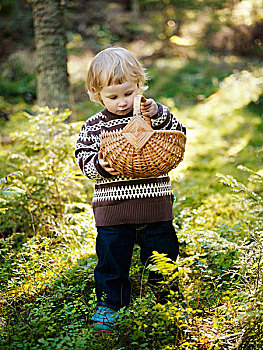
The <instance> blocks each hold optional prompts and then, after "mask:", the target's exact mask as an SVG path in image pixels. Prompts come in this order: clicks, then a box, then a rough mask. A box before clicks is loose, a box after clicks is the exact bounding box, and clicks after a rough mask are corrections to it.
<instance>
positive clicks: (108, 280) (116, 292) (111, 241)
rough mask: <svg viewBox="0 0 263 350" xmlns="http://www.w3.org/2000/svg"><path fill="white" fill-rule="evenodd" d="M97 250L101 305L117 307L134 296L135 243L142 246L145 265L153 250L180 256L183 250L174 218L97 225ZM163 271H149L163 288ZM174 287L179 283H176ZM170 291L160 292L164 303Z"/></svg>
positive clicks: (98, 294) (124, 304) (97, 286)
mask: <svg viewBox="0 0 263 350" xmlns="http://www.w3.org/2000/svg"><path fill="white" fill-rule="evenodd" d="M97 231H98V235H97V240H96V253H97V256H98V264H97V266H96V267H95V270H94V278H95V287H96V295H97V304H98V306H107V307H110V308H112V309H114V310H118V309H119V308H120V307H123V306H127V305H128V304H129V303H130V298H131V281H130V278H129V270H130V266H131V258H132V252H133V247H134V244H135V243H137V244H138V245H139V246H140V248H141V250H140V258H141V262H142V264H143V265H145V266H147V265H148V264H149V263H151V259H150V257H151V255H152V252H153V251H158V253H164V254H167V256H168V257H169V258H170V259H172V260H174V261H175V260H176V259H177V256H178V252H179V247H178V239H177V236H176V233H175V230H174V227H173V224H172V221H162V222H155V223H150V224H129V225H116V226H100V227H97ZM162 279H163V278H162V275H161V274H160V273H156V272H153V271H150V272H149V277H148V282H149V284H151V285H152V286H153V287H154V286H156V287H157V286H158V287H157V288H156V289H157V290H160V284H158V282H159V281H161V280H162ZM174 290H175V291H177V290H178V287H177V284H176V283H175V287H174ZM165 293H166V295H167V294H168V293H167V291H166V292H164V293H159V294H161V295H159V299H160V300H158V301H159V302H161V303H163V302H164V298H165Z"/></svg>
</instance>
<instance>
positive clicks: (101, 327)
mask: <svg viewBox="0 0 263 350" xmlns="http://www.w3.org/2000/svg"><path fill="white" fill-rule="evenodd" d="M118 316H119V315H118V313H117V312H116V311H115V310H112V309H110V308H108V307H105V306H97V309H96V312H95V314H94V315H93V316H92V317H91V321H92V322H95V323H96V324H95V326H94V327H93V328H92V331H93V332H100V333H112V332H113V331H114V330H115V329H116V327H115V324H116V321H117V318H118Z"/></svg>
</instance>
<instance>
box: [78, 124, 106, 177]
mask: <svg viewBox="0 0 263 350" xmlns="http://www.w3.org/2000/svg"><path fill="white" fill-rule="evenodd" d="M98 130H100V128H99V123H97V124H95V125H92V124H91V123H89V121H87V122H85V123H84V124H83V125H82V127H81V130H80V133H79V137H78V140H77V144H76V149H75V157H76V160H77V162H78V164H79V167H80V169H81V171H82V172H83V174H84V175H85V176H87V177H88V178H89V179H92V180H99V179H102V178H107V177H112V175H111V174H110V173H108V172H107V171H106V170H104V169H103V168H102V167H101V166H100V164H99V160H98V152H99V150H100V132H98ZM94 131H95V132H94Z"/></svg>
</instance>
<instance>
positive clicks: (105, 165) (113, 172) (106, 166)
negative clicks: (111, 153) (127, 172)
mask: <svg viewBox="0 0 263 350" xmlns="http://www.w3.org/2000/svg"><path fill="white" fill-rule="evenodd" d="M98 159H99V164H100V166H101V167H102V168H103V169H104V170H106V171H107V172H108V173H110V174H111V175H120V173H119V172H118V171H117V170H115V169H113V168H111V167H110V166H109V163H108V162H106V160H104V159H103V156H102V153H101V151H99V153H98Z"/></svg>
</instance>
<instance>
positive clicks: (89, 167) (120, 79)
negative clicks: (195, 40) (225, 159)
mask: <svg viewBox="0 0 263 350" xmlns="http://www.w3.org/2000/svg"><path fill="white" fill-rule="evenodd" d="M146 80H147V77H146V74H145V71H144V69H143V67H142V65H141V63H140V62H139V61H138V60H137V59H136V58H135V57H134V56H133V55H132V53H131V52H130V51H128V50H126V49H124V48H117V47H115V48H108V49H106V50H103V51H101V52H100V53H98V54H97V55H96V56H95V57H94V59H93V61H92V63H91V66H90V68H89V70H88V75H87V82H86V84H87V89H88V94H89V96H90V99H91V100H93V101H95V102H100V103H101V104H102V105H104V107H105V109H103V110H102V111H101V112H99V113H97V114H96V115H94V116H92V117H91V118H89V119H88V120H87V121H86V122H85V123H84V124H83V126H82V128H81V131H80V134H79V138H78V141H77V145H76V152H75V154H76V158H77V161H78V163H79V166H80V168H81V170H82V172H83V173H84V175H86V176H87V177H88V178H90V179H94V180H96V184H95V190H94V194H93V200H92V206H93V211H94V217H95V222H96V227H97V232H98V235H97V239H96V253H97V256H98V264H97V266H96V268H95V270H94V278H95V287H96V295H97V309H96V313H95V314H94V315H93V317H92V321H94V322H95V323H96V325H95V327H94V330H95V331H101V332H103V331H105V332H106V331H111V330H112V329H113V326H114V323H115V322H116V318H117V313H116V312H117V311H118V310H119V309H120V308H121V307H123V306H127V305H128V304H129V302H130V295H131V282H130V279H129V269H130V265H131V257H132V251H133V247H134V244H135V243H137V244H139V246H140V248H141V252H140V258H141V261H142V263H143V264H144V265H146V266H147V264H149V263H150V257H151V255H152V252H153V251H158V252H159V253H165V254H167V256H168V257H169V258H170V259H172V260H174V261H175V260H176V259H177V256H178V240H177V237H176V233H175V230H174V227H173V224H172V220H173V218H174V215H173V208H172V202H173V192H172V188H171V184H170V179H169V177H168V176H167V175H163V176H160V177H157V178H147V179H134V178H127V177H123V176H122V175H121V174H120V173H119V172H117V171H116V170H115V169H112V168H111V167H110V166H109V164H108V163H107V162H106V161H105V160H104V159H103V157H102V154H101V152H100V134H101V133H102V132H109V131H115V130H120V129H123V128H124V127H125V125H126V124H127V123H128V122H129V121H130V120H131V118H132V115H133V101H134V97H135V96H136V95H137V94H139V93H142V91H143V90H144V89H145V87H144V84H145V82H146ZM141 112H142V114H143V116H147V117H150V118H151V123H152V127H153V129H164V130H180V131H183V132H184V133H185V128H184V127H183V126H182V125H181V123H180V122H179V121H177V120H176V118H175V117H174V116H173V115H172V114H171V113H170V111H169V109H168V108H167V107H165V106H163V105H161V104H160V103H156V102H155V101H154V100H153V99H151V98H149V99H147V100H146V101H145V102H142V103H141ZM160 280H161V277H160V274H157V273H155V272H152V271H151V272H150V273H149V278H148V281H149V283H150V284H151V285H152V286H156V287H158V288H156V289H160V284H158V282H159V281H160ZM166 294H167V293H166ZM164 301H165V300H164V293H159V296H157V302H160V303H163V302H164Z"/></svg>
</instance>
